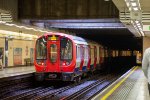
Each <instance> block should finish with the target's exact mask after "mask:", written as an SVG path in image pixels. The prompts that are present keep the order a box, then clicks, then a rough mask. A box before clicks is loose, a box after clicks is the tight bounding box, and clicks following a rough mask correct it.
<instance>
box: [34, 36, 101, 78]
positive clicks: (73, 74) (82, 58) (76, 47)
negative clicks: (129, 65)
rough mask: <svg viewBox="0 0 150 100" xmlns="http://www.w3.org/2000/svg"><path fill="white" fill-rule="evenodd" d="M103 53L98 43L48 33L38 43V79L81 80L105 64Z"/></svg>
mask: <svg viewBox="0 0 150 100" xmlns="http://www.w3.org/2000/svg"><path fill="white" fill-rule="evenodd" d="M103 54H104V49H103V47H102V46H101V45H99V44H97V43H95V42H90V41H87V40H85V39H83V38H80V37H77V36H72V35H67V34H63V33H48V34H44V35H43V36H41V37H39V38H38V39H37V41H36V45H35V60H34V65H35V69H36V73H35V77H36V80H38V81H43V80H63V81H74V80H80V79H81V76H82V75H83V73H86V72H88V71H93V70H95V69H96V66H100V65H101V63H103V61H104V60H103V59H104V55H103Z"/></svg>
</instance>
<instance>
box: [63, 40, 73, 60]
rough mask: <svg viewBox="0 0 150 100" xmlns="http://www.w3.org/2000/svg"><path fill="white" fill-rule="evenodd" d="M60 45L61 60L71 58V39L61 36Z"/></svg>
mask: <svg viewBox="0 0 150 100" xmlns="http://www.w3.org/2000/svg"><path fill="white" fill-rule="evenodd" d="M60 44H61V45H60V46H61V57H60V58H61V60H63V61H64V60H66V61H71V60H72V54H73V53H72V47H73V46H72V41H71V40H69V39H67V38H62V39H61V42H60Z"/></svg>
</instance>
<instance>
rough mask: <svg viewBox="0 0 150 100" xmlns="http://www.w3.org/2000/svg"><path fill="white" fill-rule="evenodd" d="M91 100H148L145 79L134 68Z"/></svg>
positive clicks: (140, 72)
mask: <svg viewBox="0 0 150 100" xmlns="http://www.w3.org/2000/svg"><path fill="white" fill-rule="evenodd" d="M92 100H150V96H149V92H148V83H147V79H146V78H145V76H144V73H143V71H142V69H141V67H134V68H132V69H131V70H129V71H128V72H127V73H125V74H124V75H123V76H122V77H120V78H119V79H118V80H116V81H115V82H114V83H113V84H112V85H110V86H109V87H107V88H106V89H104V90H103V91H102V92H101V93H100V94H98V95H96V96H95V97H94V98H93V99H92Z"/></svg>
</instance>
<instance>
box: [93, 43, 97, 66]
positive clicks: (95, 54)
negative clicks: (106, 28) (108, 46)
mask: <svg viewBox="0 0 150 100" xmlns="http://www.w3.org/2000/svg"><path fill="white" fill-rule="evenodd" d="M96 62H97V47H96V46H94V68H95V67H96Z"/></svg>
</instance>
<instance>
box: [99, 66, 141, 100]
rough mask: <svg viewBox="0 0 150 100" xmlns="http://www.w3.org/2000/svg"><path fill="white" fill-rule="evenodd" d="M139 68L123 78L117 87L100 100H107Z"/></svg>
mask: <svg viewBox="0 0 150 100" xmlns="http://www.w3.org/2000/svg"><path fill="white" fill-rule="evenodd" d="M137 68H138V67H135V68H134V69H133V70H132V71H131V72H130V73H129V74H128V75H127V76H126V77H125V78H123V79H122V80H121V81H120V82H119V83H118V84H117V85H115V86H114V87H113V88H112V89H111V90H110V91H109V92H108V93H106V94H105V95H104V96H103V97H102V98H101V99H100V100H106V99H107V98H108V97H109V96H110V95H111V94H112V93H113V92H114V91H115V90H116V89H117V88H118V87H119V86H120V85H121V84H122V83H123V82H124V81H125V80H126V79H127V78H128V77H129V76H130V75H131V74H132V73H133V72H134V71H135V70H136V69H137Z"/></svg>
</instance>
